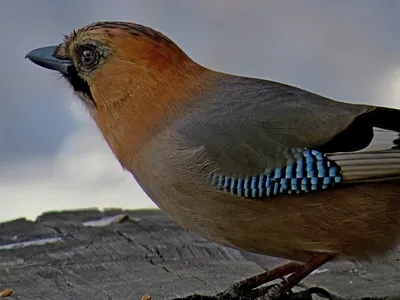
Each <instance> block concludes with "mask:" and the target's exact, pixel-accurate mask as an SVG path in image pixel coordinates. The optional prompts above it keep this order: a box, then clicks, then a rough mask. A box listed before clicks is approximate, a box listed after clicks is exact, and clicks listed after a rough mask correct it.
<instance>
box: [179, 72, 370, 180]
mask: <svg viewBox="0 0 400 300" xmlns="http://www.w3.org/2000/svg"><path fill="white" fill-rule="evenodd" d="M203 97H204V98H203V99H202V100H201V101H198V102H197V104H196V105H195V106H193V107H191V109H190V110H189V113H187V114H186V115H185V117H184V118H182V119H181V120H180V121H179V123H178V124H177V127H176V130H177V132H178V133H179V134H180V135H181V136H182V137H183V139H184V140H185V142H186V145H187V146H188V147H204V149H205V151H206V153H207V156H208V158H209V159H210V160H211V161H212V162H213V163H215V165H216V166H217V168H218V169H219V172H221V173H225V174H238V175H248V176H251V175H252V174H254V173H259V172H263V171H265V170H266V169H274V168H279V167H283V166H286V165H288V164H290V163H291V162H293V161H294V160H296V159H297V158H298V157H299V156H300V155H302V152H303V151H305V149H306V148H308V149H316V148H321V147H324V146H327V147H328V148H329V150H334V152H335V151H340V150H357V148H360V147H365V146H367V145H368V144H369V142H370V141H371V139H372V135H373V134H372V126H369V124H366V125H364V123H366V122H364V120H361V121H359V122H356V120H357V118H358V117H360V116H362V115H364V114H368V113H370V112H372V111H374V110H375V107H371V106H366V105H354V104H347V103H342V102H337V101H333V100H330V99H328V98H324V97H322V96H319V95H316V94H313V93H310V92H307V91H304V90H301V89H299V88H295V87H292V86H288V85H284V84H280V83H276V82H271V81H265V80H259V79H252V78H244V77H235V76H226V77H225V78H224V79H222V80H221V81H220V82H218V84H217V85H216V87H215V89H214V90H213V92H210V93H208V94H205V95H203ZM340 134H341V137H340V139H339V141H335V138H336V137H337V136H338V135H340ZM336 148H337V149H336Z"/></svg>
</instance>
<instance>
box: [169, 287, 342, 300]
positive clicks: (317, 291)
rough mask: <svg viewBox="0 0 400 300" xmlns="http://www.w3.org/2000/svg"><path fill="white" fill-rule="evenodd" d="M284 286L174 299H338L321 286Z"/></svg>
mask: <svg viewBox="0 0 400 300" xmlns="http://www.w3.org/2000/svg"><path fill="white" fill-rule="evenodd" d="M282 286H283V285H282V284H274V285H269V286H266V287H261V288H258V289H255V290H252V291H248V292H247V293H243V292H240V293H237V292H236V293H235V292H234V291H233V290H230V292H228V290H227V291H225V292H223V293H219V294H217V295H215V296H205V295H191V296H187V297H185V298H176V299H173V300H278V299H279V300H312V299H313V297H312V296H313V295H318V296H319V297H323V298H326V299H329V300H337V299H338V298H337V297H335V296H334V295H332V294H331V293H329V292H328V291H326V290H324V289H322V288H319V287H312V288H309V289H307V290H303V291H299V292H296V293H293V292H292V291H291V290H289V291H287V292H283V293H282V291H281V288H282Z"/></svg>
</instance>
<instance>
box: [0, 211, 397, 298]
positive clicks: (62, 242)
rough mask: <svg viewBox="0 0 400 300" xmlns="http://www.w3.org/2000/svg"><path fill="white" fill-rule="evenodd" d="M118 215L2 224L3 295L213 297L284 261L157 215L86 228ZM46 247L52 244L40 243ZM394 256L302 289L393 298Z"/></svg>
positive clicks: (52, 216) (327, 271)
mask: <svg viewBox="0 0 400 300" xmlns="http://www.w3.org/2000/svg"><path fill="white" fill-rule="evenodd" d="M121 213H122V211H119V210H109V211H106V212H104V213H102V212H100V211H97V210H85V211H73V212H59V213H47V214H44V215H42V216H40V217H39V218H38V220H37V221H36V222H29V221H26V220H23V219H20V220H16V221H13V222H8V223H3V224H0V289H3V288H11V289H13V290H14V293H13V295H12V298H15V299H41V300H45V299H51V300H57V299H60V300H61V299H63V300H64V299H67V300H68V299H85V300H86V299H99V300H101V299H104V300H111V299H113V300H125V299H126V300H128V299H129V300H133V299H140V298H141V296H143V295H151V296H152V299H153V300H158V299H160V300H163V299H172V298H175V297H184V296H187V295H190V294H193V293H201V294H215V293H218V292H220V291H222V290H224V289H226V288H228V287H229V286H230V285H231V284H232V283H234V282H235V281H238V280H240V279H243V278H244V277H247V276H252V275H255V274H257V273H260V272H262V271H263V270H264V269H265V268H271V267H274V266H277V265H279V264H281V263H282V262H283V261H282V260H278V259H274V258H270V257H265V256H258V255H253V254H250V253H246V252H240V251H238V250H234V249H230V248H226V247H222V246H219V245H217V244H215V243H212V242H208V241H206V240H204V239H203V238H201V237H199V236H198V235H197V234H195V233H192V232H188V231H186V230H184V229H182V228H180V227H178V226H177V225H175V224H174V223H173V222H172V221H171V220H170V219H169V218H168V217H166V216H165V215H164V214H163V213H161V212H160V211H157V210H147V211H143V210H142V211H124V212H123V213H124V214H127V215H128V216H129V217H130V218H127V220H126V221H124V222H119V223H113V224H109V225H107V226H102V227H88V226H84V223H85V222H88V221H93V220H99V219H101V218H103V217H104V216H112V215H118V214H121ZM24 242H25V243H24ZM45 242H50V243H49V244H46V245H38V244H40V243H45ZM21 243H22V244H21ZM399 253H400V252H399ZM399 253H394V254H393V256H392V257H391V258H389V259H388V260H387V261H386V262H384V263H383V262H381V263H380V264H379V265H368V264H362V265H361V264H353V263H350V262H336V263H329V264H326V265H325V266H323V267H322V268H321V269H319V270H318V271H317V272H316V273H314V274H312V275H310V277H309V278H308V279H307V280H305V281H304V284H306V285H308V286H313V285H317V286H320V287H323V288H325V289H327V290H329V291H330V292H333V293H335V294H337V295H340V296H343V297H346V298H361V297H367V296H368V297H385V296H394V297H395V298H396V295H400V271H399V268H400V262H399V259H397V257H400V256H399Z"/></svg>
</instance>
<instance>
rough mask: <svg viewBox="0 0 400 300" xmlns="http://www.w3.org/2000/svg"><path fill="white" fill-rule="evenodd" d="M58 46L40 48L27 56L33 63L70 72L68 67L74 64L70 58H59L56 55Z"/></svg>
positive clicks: (65, 72)
mask: <svg viewBox="0 0 400 300" xmlns="http://www.w3.org/2000/svg"><path fill="white" fill-rule="evenodd" d="M56 49H57V46H48V47H43V48H38V49H35V50H32V51H31V52H29V53H28V54H27V55H26V56H25V58H28V59H29V60H30V61H32V62H33V63H35V64H37V65H39V66H41V67H43V68H46V69H50V70H55V71H59V72H61V73H63V74H65V75H67V74H68V67H69V66H71V65H72V63H71V61H70V60H66V59H58V58H57V57H55V56H54V53H55V51H56Z"/></svg>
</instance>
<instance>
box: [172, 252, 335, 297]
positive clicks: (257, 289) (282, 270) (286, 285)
mask: <svg viewBox="0 0 400 300" xmlns="http://www.w3.org/2000/svg"><path fill="white" fill-rule="evenodd" d="M332 258H333V256H331V255H329V254H324V253H321V254H318V255H315V256H314V257H313V258H312V259H311V260H310V261H308V262H307V263H306V264H300V263H297V262H289V263H287V264H284V265H282V266H280V267H277V268H275V269H272V270H270V271H267V272H264V273H261V274H258V275H256V276H253V277H250V278H247V279H245V280H242V281H239V282H237V283H235V284H234V285H233V286H232V287H230V288H229V289H227V290H226V291H224V292H221V293H219V294H217V295H216V296H215V297H214V298H213V297H207V296H200V295H193V296H190V297H189V298H188V297H186V298H185V299H184V300H255V299H257V300H276V299H278V298H281V297H283V296H292V295H293V293H292V292H291V289H292V288H293V287H294V286H295V285H297V284H298V283H299V282H300V281H301V280H302V279H304V278H305V277H306V276H307V275H309V274H310V273H311V272H312V271H314V270H315V269H317V268H318V267H319V266H321V265H322V264H324V263H325V262H327V261H329V260H331V259H332ZM286 276H287V277H286ZM285 277H286V278H285ZM280 278H285V279H283V280H282V281H281V282H280V283H279V284H274V285H270V286H266V287H263V285H265V284H268V283H271V282H273V281H274V280H277V279H280ZM315 293H316V292H315V291H314V292H313V291H312V290H310V291H309V294H308V296H309V299H311V298H312V297H311V295H312V294H315ZM304 296H307V294H304V295H303V297H304ZM299 299H301V300H303V299H307V297H306V298H299ZM175 300H177V299H175ZM182 300H183V299H182Z"/></svg>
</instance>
